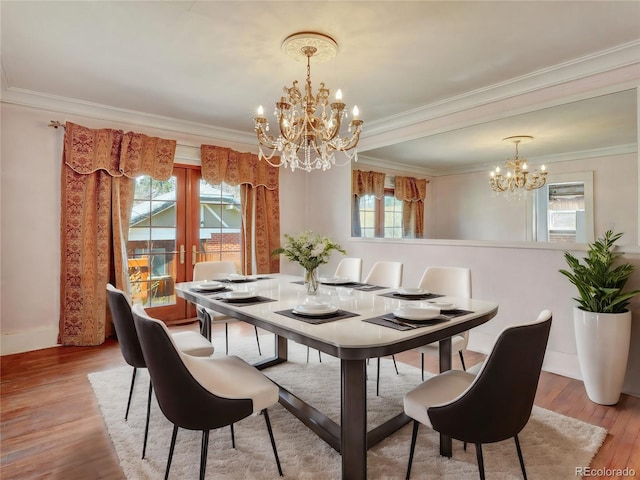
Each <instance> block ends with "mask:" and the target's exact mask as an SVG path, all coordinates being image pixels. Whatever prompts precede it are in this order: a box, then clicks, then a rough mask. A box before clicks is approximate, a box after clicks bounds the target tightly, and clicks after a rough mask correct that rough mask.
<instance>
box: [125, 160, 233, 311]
mask: <svg viewBox="0 0 640 480" xmlns="http://www.w3.org/2000/svg"><path fill="white" fill-rule="evenodd" d="M240 220H241V208H240V195H239V187H229V186H227V185H219V186H212V185H209V184H207V183H206V182H204V181H203V180H202V179H201V177H200V168H199V167H192V166H174V169H173V176H172V177H171V178H170V179H169V180H167V181H164V182H160V181H157V180H153V179H152V178H150V177H148V176H141V177H138V178H137V179H136V189H135V194H134V203H133V208H132V212H131V221H130V224H129V240H128V243H127V262H128V272H129V280H130V284H131V296H132V300H133V301H134V302H140V303H142V304H143V305H145V307H147V309H148V311H149V314H150V315H153V316H154V317H156V318H159V319H162V320H164V321H166V322H168V323H173V322H176V321H180V320H182V319H185V318H192V317H194V316H195V310H194V309H193V307H192V306H191V305H190V304H188V303H187V302H185V301H184V300H183V299H181V298H179V297H177V296H176V294H175V290H174V285H175V284H176V283H177V282H184V281H189V280H191V278H192V274H193V265H195V263H196V262H198V261H203V260H233V261H234V262H236V265H237V266H238V270H239V271H240V268H239V267H240V256H241V247H240V239H241V235H240Z"/></svg>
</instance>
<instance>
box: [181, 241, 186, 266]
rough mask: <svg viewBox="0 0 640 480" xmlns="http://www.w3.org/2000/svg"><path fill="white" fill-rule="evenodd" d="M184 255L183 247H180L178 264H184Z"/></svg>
mask: <svg viewBox="0 0 640 480" xmlns="http://www.w3.org/2000/svg"><path fill="white" fill-rule="evenodd" d="M184 254H185V248H184V245H180V264H184Z"/></svg>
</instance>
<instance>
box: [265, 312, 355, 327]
mask: <svg viewBox="0 0 640 480" xmlns="http://www.w3.org/2000/svg"><path fill="white" fill-rule="evenodd" d="M276 313H279V314H280V315H284V316H285V317H289V318H295V319H296V320H300V321H302V322H305V323H310V324H312V325H320V324H322V323H329V322H335V321H336V320H342V319H345V318H351V317H357V316H358V314H357V313H352V312H347V311H346V310H338V311H337V312H334V313H329V314H327V315H314V316H308V315H299V314H296V313H293V308H289V309H287V310H279V311H277V312H276Z"/></svg>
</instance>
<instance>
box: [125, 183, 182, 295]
mask: <svg viewBox="0 0 640 480" xmlns="http://www.w3.org/2000/svg"><path fill="white" fill-rule="evenodd" d="M176 233H177V232H176V178H175V177H171V178H170V179H169V180H168V181H166V182H158V181H157V180H153V179H152V178H151V177H149V176H146V175H145V176H141V177H138V178H136V185H135V191H134V202H133V209H132V211H131V220H130V222H129V241H128V243H127V259H128V269H129V281H130V283H131V292H132V299H133V300H134V301H141V302H142V303H143V305H144V306H146V307H154V306H158V305H167V304H172V303H175V295H174V291H173V284H174V280H173V279H174V278H175V270H174V268H175V265H176V263H175V261H176Z"/></svg>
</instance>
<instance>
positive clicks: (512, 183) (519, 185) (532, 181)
mask: <svg viewBox="0 0 640 480" xmlns="http://www.w3.org/2000/svg"><path fill="white" fill-rule="evenodd" d="M531 140H533V137H531V136H529V135H518V136H514V137H507V138H504V139H503V140H502V141H504V142H511V143H514V144H515V146H516V156H515V158H513V160H507V161H506V162H505V164H504V165H505V168H506V171H507V173H506V174H504V175H503V174H502V172H501V171H500V167H496V169H495V170H494V171H492V172H491V178H490V179H489V182H490V184H491V188H492V189H493V191H494V192H497V193H502V192H508V193H514V192H519V191H520V192H521V191H523V190H524V191H525V192H527V191H529V190H535V189H538V188H540V187H542V186H544V184H545V183H547V172H546V169H545V166H544V165H542V166H541V167H540V172H539V173H538V171H537V170H534V171H533V172H530V171H529V166H528V165H527V159H526V158H520V157H519V156H518V145H519V144H520V143H528V142H530V141H531Z"/></svg>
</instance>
